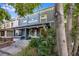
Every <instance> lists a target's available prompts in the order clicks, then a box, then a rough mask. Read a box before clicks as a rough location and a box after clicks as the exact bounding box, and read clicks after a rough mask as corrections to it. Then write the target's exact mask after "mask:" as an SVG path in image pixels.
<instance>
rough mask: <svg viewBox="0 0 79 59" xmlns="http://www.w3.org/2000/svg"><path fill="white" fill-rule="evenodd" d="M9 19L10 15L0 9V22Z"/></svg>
mask: <svg viewBox="0 0 79 59" xmlns="http://www.w3.org/2000/svg"><path fill="white" fill-rule="evenodd" d="M10 17H11V16H10V14H9V13H8V12H7V11H6V10H4V9H2V8H0V20H1V21H2V20H3V19H6V20H9V19H10Z"/></svg>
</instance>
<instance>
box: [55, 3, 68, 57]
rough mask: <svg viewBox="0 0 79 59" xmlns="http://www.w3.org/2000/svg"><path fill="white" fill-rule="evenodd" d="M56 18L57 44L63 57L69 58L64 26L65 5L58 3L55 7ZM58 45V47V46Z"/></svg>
mask: <svg viewBox="0 0 79 59" xmlns="http://www.w3.org/2000/svg"><path fill="white" fill-rule="evenodd" d="M55 11H56V12H55V16H56V30H57V31H56V32H57V40H58V41H57V42H58V44H59V48H58V49H59V50H60V53H61V54H60V55H61V56H68V51H67V42H66V35H65V26H64V12H63V4H62V3H58V4H57V5H56V7H55ZM58 44H57V45H58Z"/></svg>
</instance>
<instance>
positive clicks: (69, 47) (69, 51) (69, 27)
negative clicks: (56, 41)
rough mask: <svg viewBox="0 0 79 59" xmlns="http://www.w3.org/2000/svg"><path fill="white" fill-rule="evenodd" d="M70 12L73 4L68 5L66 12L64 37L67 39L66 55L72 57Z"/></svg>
mask: <svg viewBox="0 0 79 59" xmlns="http://www.w3.org/2000/svg"><path fill="white" fill-rule="evenodd" d="M72 12H73V4H72V3H69V4H68V11H67V24H66V37H67V48H68V55H69V56H71V55H72V37H71V33H72Z"/></svg>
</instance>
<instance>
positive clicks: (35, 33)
mask: <svg viewBox="0 0 79 59" xmlns="http://www.w3.org/2000/svg"><path fill="white" fill-rule="evenodd" d="M34 35H35V37H36V36H37V30H36V29H35V32H34Z"/></svg>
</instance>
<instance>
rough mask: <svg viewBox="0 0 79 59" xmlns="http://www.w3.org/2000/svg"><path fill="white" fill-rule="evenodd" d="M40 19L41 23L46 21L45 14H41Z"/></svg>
mask: <svg viewBox="0 0 79 59" xmlns="http://www.w3.org/2000/svg"><path fill="white" fill-rule="evenodd" d="M40 20H41V22H42V23H44V22H47V14H41V16H40Z"/></svg>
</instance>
